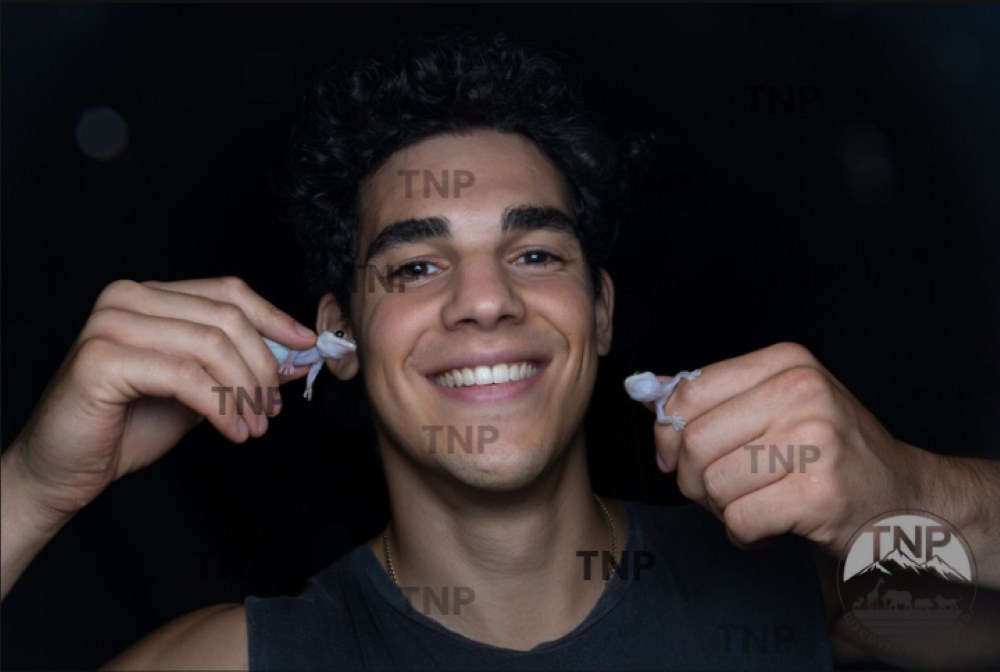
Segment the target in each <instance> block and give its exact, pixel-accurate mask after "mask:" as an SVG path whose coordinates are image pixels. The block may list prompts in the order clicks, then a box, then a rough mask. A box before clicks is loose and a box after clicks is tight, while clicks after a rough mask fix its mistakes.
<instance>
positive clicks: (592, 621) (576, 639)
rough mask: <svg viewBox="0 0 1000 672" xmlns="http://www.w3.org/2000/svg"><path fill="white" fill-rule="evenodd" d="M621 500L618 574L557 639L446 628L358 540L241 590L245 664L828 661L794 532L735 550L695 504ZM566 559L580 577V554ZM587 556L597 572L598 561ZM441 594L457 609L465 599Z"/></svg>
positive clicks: (795, 664)
mask: <svg viewBox="0 0 1000 672" xmlns="http://www.w3.org/2000/svg"><path fill="white" fill-rule="evenodd" d="M624 505H625V512H626V515H627V517H628V528H629V535H628V543H627V547H626V549H625V551H626V552H627V555H626V554H623V558H625V560H624V561H623V562H622V566H621V568H620V570H619V573H618V574H617V575H616V576H615V577H614V578H613V580H612V581H611V582H610V583H609V584H608V586H607V588H606V589H605V591H604V593H603V594H602V595H601V597H600V599H599V600H598V602H597V604H596V605H595V606H594V608H593V610H592V611H591V612H590V614H589V615H588V616H587V618H586V619H584V621H583V622H582V623H580V625H579V626H577V627H576V628H575V629H574V630H573V631H572V632H570V633H568V634H566V635H565V636H563V637H560V638H559V639H557V640H554V641H549V642H545V643H542V644H539V645H538V646H536V647H535V648H533V649H531V650H530V651H515V650H512V649H505V648H500V647H496V646H492V645H488V644H482V643H479V642H476V641H474V640H471V639H469V638H467V637H464V636H462V635H459V634H457V633H454V632H452V631H450V630H448V629H447V628H445V627H444V626H442V625H441V624H439V623H438V622H436V621H434V620H432V619H431V618H429V617H428V616H425V615H424V614H423V613H421V611H420V610H417V609H414V608H413V607H412V606H411V602H410V600H409V599H408V598H407V597H406V596H405V595H404V594H403V592H402V591H401V590H400V588H398V587H397V586H396V585H395V584H394V583H393V582H392V580H391V579H390V578H389V576H388V575H387V574H386V572H385V570H384V569H383V568H382V566H381V565H380V564H379V563H378V561H377V560H376V558H375V556H374V554H373V553H372V550H371V548H370V547H369V546H368V545H367V544H365V545H362V546H359V547H358V548H355V549H354V550H352V551H350V552H349V553H347V554H346V555H345V556H343V557H342V558H340V559H339V560H337V561H336V562H334V563H333V564H331V565H330V566H329V567H327V568H326V569H324V570H323V571H321V572H319V573H318V574H316V575H315V576H313V577H312V578H311V579H309V581H308V583H307V584H306V586H305V588H304V589H303V590H302V592H301V593H300V594H299V595H297V596H295V597H258V596H249V597H247V598H246V601H245V606H246V613H247V630H248V633H247V636H248V640H249V649H250V651H249V654H250V669H251V670H320V669H322V670H343V669H373V670H390V669H419V670H431V669H433V670H445V669H447V670H643V669H650V670H652V669H655V670H667V669H685V670H690V669H697V670H710V669H726V670H730V669H736V668H738V669H741V670H751V669H762V670H763V669H784V670H787V669H800V670H805V669H808V670H828V669H832V667H833V662H832V659H831V653H830V644H829V634H828V627H827V623H826V617H825V613H824V609H823V601H822V597H821V592H820V587H819V581H818V579H817V576H816V571H815V568H814V565H813V563H812V560H811V558H810V556H809V553H808V548H807V545H806V542H805V541H804V540H802V539H800V538H797V537H793V536H791V535H786V536H784V537H781V538H779V539H777V540H775V541H774V542H773V543H771V544H770V545H768V546H766V547H764V548H761V549H757V550H751V551H743V550H740V549H738V548H736V547H735V546H733V544H732V543H731V542H730V541H729V540H728V538H727V537H726V535H725V531H724V528H723V526H722V524H721V523H719V522H718V521H717V520H716V519H715V518H714V517H713V516H712V515H711V514H709V513H708V512H706V511H705V510H704V509H702V508H701V507H699V506H695V505H689V506H683V507H677V508H665V507H658V506H649V505H645V504H640V503H637V502H624ZM572 562H574V563H575V564H574V568H575V571H580V572H581V573H582V572H583V571H584V564H585V558H584V557H583V556H579V557H574V558H573V559H572ZM590 564H591V570H592V574H591V576H592V577H593V578H594V579H595V580H602V578H603V577H602V571H603V570H602V567H603V565H602V560H601V559H600V558H593V559H592V560H591V563H590ZM442 596H443V593H442V595H438V596H436V597H437V598H441V597H442ZM456 596H457V597H458V598H459V599H458V600H455V599H454V598H455V597H456ZM449 599H450V600H451V604H452V605H453V606H457V607H458V608H460V607H461V604H462V603H463V601H464V600H465V595H453V596H450V597H449ZM430 604H434V605H436V606H437V602H436V601H435V600H434V599H433V598H432V600H431V602H430ZM417 605H418V606H420V601H419V600H418V601H417Z"/></svg>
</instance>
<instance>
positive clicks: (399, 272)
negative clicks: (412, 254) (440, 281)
mask: <svg viewBox="0 0 1000 672" xmlns="http://www.w3.org/2000/svg"><path fill="white" fill-rule="evenodd" d="M432 269H437V266H435V265H434V264H432V263H431V262H429V261H427V260H425V259H416V260H414V261H410V262H407V263H405V264H400V265H399V266H392V265H390V266H389V277H390V278H393V279H399V280H402V281H404V282H407V281H411V280H420V279H421V278H425V277H427V276H428V275H434V271H433V270H432Z"/></svg>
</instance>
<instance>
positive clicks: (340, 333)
mask: <svg viewBox="0 0 1000 672" xmlns="http://www.w3.org/2000/svg"><path fill="white" fill-rule="evenodd" d="M333 335H334V336H336V337H337V338H343V337H344V331H343V330H342V329H338V330H337V331H336V332H334V334H333Z"/></svg>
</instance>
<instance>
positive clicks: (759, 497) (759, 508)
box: [723, 474, 836, 546]
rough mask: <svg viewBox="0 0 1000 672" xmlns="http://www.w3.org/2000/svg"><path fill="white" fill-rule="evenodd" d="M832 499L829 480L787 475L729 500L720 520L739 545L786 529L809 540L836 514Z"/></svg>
mask: <svg viewBox="0 0 1000 672" xmlns="http://www.w3.org/2000/svg"><path fill="white" fill-rule="evenodd" d="M835 498H836V492H835V489H834V488H833V487H831V484H830V482H828V481H819V480H817V479H809V478H801V477H799V476H798V475H796V474H787V475H785V476H784V477H783V478H781V479H779V480H778V481H777V482H775V483H773V484H772V485H769V486H767V487H766V488H762V489H760V490H755V491H753V492H751V493H750V494H747V495H744V496H743V497H740V498H739V499H737V500H735V501H734V502H731V503H730V504H729V506H727V507H726V508H725V510H724V511H723V522H724V523H725V525H726V532H727V534H728V535H729V538H730V539H731V540H732V541H733V543H735V544H737V545H740V546H749V545H751V544H754V543H756V542H759V541H761V540H764V539H768V538H770V537H775V536H778V535H780V534H785V533H786V532H791V533H793V534H797V535H799V536H802V537H806V538H810V539H812V538H814V537H816V535H817V533H818V532H819V531H820V530H821V529H822V528H823V526H824V525H825V524H827V523H828V521H830V519H831V518H832V517H833V516H835V515H836V514H835V510H836V505H835Z"/></svg>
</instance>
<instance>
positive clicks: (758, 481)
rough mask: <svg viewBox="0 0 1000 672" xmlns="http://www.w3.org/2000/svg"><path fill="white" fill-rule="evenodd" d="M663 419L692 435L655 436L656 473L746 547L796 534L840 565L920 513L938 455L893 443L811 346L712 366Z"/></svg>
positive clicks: (786, 346)
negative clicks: (873, 534) (870, 529)
mask: <svg viewBox="0 0 1000 672" xmlns="http://www.w3.org/2000/svg"><path fill="white" fill-rule="evenodd" d="M646 406H647V407H648V408H650V409H651V410H652V409H653V402H647V403H646ZM665 411H666V413H667V414H669V415H679V416H681V417H683V418H684V419H685V420H686V421H687V427H686V429H684V431H683V432H677V431H675V430H674V429H673V428H672V427H670V426H666V425H656V428H655V441H656V451H657V463H658V464H659V465H660V468H661V469H662V470H664V471H668V472H669V471H673V470H674V469H676V470H677V484H678V487H679V488H680V491H681V492H682V493H683V494H684V495H685V496H686V497H688V498H689V499H692V500H694V501H696V502H698V503H700V504H702V505H703V506H706V507H708V508H709V509H710V510H711V511H713V512H714V513H715V514H716V515H717V516H718V517H719V518H720V519H721V520H722V521H723V522H724V523H725V525H726V529H727V532H728V534H729V537H730V539H732V540H733V542H735V543H737V544H739V545H744V546H746V545H750V544H753V543H755V542H758V541H761V540H763V539H766V538H767V537H771V536H775V535H778V534H782V533H785V532H792V533H795V534H798V535H800V536H803V537H806V538H807V539H810V540H812V541H813V542H815V543H817V544H819V545H820V546H821V547H822V548H823V549H824V550H826V551H827V552H829V553H830V554H832V555H837V556H839V554H840V553H841V552H842V551H843V549H844V547H845V546H846V544H847V542H848V540H849V539H850V537H851V535H852V534H853V533H854V531H855V530H856V529H857V528H858V527H860V526H861V525H862V524H863V523H864V522H865V521H867V520H868V519H870V518H872V517H873V516H875V515H878V514H879V513H882V512H884V511H887V510H891V509H904V508H908V507H912V508H922V507H920V506H919V504H920V503H921V495H922V492H923V491H924V486H923V482H924V480H925V479H926V478H927V467H928V465H929V460H930V458H931V456H930V454H929V453H926V452H925V451H922V450H920V449H918V448H915V447H914V446H911V445H909V444H906V443H903V442H901V441H897V440H896V439H894V438H893V437H892V436H891V435H890V434H889V433H888V432H887V431H886V430H885V428H883V427H882V425H880V424H879V422H878V421H877V420H876V419H875V418H874V417H873V416H872V415H871V413H869V412H868V411H867V410H866V409H865V408H864V407H863V406H861V404H860V403H859V402H858V401H857V400H856V399H855V398H854V397H853V396H852V395H851V394H850V393H849V392H848V391H847V390H846V389H845V388H844V386H843V385H841V384H840V383H839V382H838V381H837V380H836V379H835V378H834V377H833V376H832V375H830V373H829V372H828V371H827V370H826V369H824V368H823V366H822V365H821V364H820V363H819V362H818V361H817V360H816V359H815V358H814V357H813V356H812V355H811V354H810V353H809V351H808V350H806V349H805V348H803V347H802V346H799V345H796V344H793V343H780V344H778V345H774V346H771V347H769V348H764V349H763V350H758V351H756V352H752V353H750V354H748V355H744V356H742V357H736V358H734V359H729V360H726V361H722V362H718V363H715V364H711V365H709V366H706V367H704V368H703V369H702V374H701V376H700V377H699V378H698V379H696V380H691V381H688V380H685V381H683V382H681V383H680V385H679V386H678V387H677V389H676V390H675V392H674V394H673V395H672V396H671V398H670V400H669V402H668V403H667V405H666V409H665ZM771 446H774V448H773V449H772V448H771ZM789 447H791V448H789ZM775 453H777V454H775ZM789 455H790V456H791V460H789ZM779 457H780V459H778V458H779Z"/></svg>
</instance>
